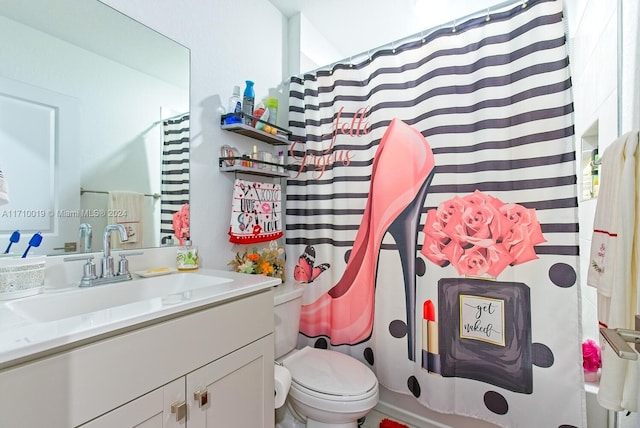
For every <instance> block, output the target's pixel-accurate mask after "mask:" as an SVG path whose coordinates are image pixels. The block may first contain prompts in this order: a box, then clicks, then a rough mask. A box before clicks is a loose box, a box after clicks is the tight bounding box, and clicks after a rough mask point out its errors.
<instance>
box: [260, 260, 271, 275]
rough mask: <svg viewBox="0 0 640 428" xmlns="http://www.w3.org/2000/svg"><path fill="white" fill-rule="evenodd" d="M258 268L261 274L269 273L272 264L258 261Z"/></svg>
mask: <svg viewBox="0 0 640 428" xmlns="http://www.w3.org/2000/svg"><path fill="white" fill-rule="evenodd" d="M260 270H261V271H262V274H263V275H269V274H272V273H273V266H271V264H270V263H269V262H262V263H260Z"/></svg>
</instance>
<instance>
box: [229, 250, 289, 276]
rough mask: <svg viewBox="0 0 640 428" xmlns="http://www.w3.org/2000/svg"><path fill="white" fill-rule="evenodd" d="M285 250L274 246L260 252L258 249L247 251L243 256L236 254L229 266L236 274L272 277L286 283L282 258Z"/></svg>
mask: <svg viewBox="0 0 640 428" xmlns="http://www.w3.org/2000/svg"><path fill="white" fill-rule="evenodd" d="M283 254H284V249H283V248H282V247H280V248H278V247H276V246H274V245H272V246H270V248H265V249H262V250H258V249H257V248H253V249H251V251H249V250H245V251H244V252H243V253H242V254H241V253H240V252H238V253H236V257H235V258H234V259H233V260H231V261H230V262H229V263H228V265H229V266H232V267H233V269H234V270H235V271H236V272H241V273H248V274H253V275H264V276H271V277H274V278H280V279H281V280H282V282H284V281H285V264H284V259H283V258H282V256H283Z"/></svg>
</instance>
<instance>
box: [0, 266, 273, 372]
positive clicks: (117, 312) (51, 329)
mask: <svg viewBox="0 0 640 428" xmlns="http://www.w3.org/2000/svg"><path fill="white" fill-rule="evenodd" d="M195 273H196V274H197V275H208V276H213V277H218V278H226V279H230V280H231V281H228V282H224V283H222V284H217V285H215V286H213V287H201V288H197V289H194V290H190V291H189V292H188V293H183V294H181V295H180V296H177V295H176V294H175V293H173V294H171V295H167V296H160V297H158V296H155V297H153V298H146V299H145V300H140V301H135V302H132V303H128V304H124V305H120V306H115V307H109V308H107V309H102V310H97V311H94V312H89V313H84V314H81V315H76V316H71V317H68V318H63V319H58V320H53V321H38V320H35V319H33V318H31V317H29V316H25V315H24V314H22V313H20V312H19V311H16V310H15V309H12V302H17V301H18V300H26V299H46V298H48V297H50V296H52V295H54V294H55V295H57V296H59V297H61V298H64V296H65V293H70V294H68V295H67V296H70V295H72V294H74V293H76V294H77V293H83V292H86V291H90V290H91V289H92V288H96V287H100V288H104V289H105V290H107V289H108V287H126V286H127V285H130V284H131V282H130V281H126V282H121V283H117V284H105V285H99V286H96V287H91V288H88V289H79V288H78V287H68V288H45V291H44V293H42V294H39V295H36V296H32V297H24V298H22V299H15V300H8V301H2V302H0V368H6V367H10V366H11V365H13V364H16V363H20V362H23V361H26V360H30V359H32V358H34V357H37V356H40V355H46V354H49V353H51V352H53V351H54V350H56V349H59V348H60V349H62V348H64V347H69V346H73V344H74V343H79V342H83V343H84V342H85V341H87V340H91V339H92V338H97V337H100V336H102V335H106V334H109V333H113V332H115V331H117V330H122V329H130V328H132V327H134V326H136V325H138V324H140V323H149V322H153V321H154V320H158V319H160V318H165V317H170V316H176V315H177V314H179V313H181V312H184V311H190V310H193V309H197V308H199V307H202V306H207V305H212V304H216V303H222V302H224V301H227V300H230V299H235V298H239V297H242V296H244V295H248V294H251V293H255V292H258V291H261V290H264V289H266V288H271V287H273V286H275V285H277V284H279V283H280V280H279V279H277V278H270V277H266V276H262V275H244V274H238V273H235V272H229V271H221V270H212V269H198V270H197V271H195ZM183 274H184V275H190V274H191V273H178V275H183ZM170 275H173V274H170ZM170 275H167V276H166V277H169V276H170ZM135 280H136V279H134V280H133V281H135ZM145 280H147V279H145ZM114 290H115V289H114ZM55 300H56V301H57V302H58V303H59V302H64V300H63V299H58V298H56V299H55Z"/></svg>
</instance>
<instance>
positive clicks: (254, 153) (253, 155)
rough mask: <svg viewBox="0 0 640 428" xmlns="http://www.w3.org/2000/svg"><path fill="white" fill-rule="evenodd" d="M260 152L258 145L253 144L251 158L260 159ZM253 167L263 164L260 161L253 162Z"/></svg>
mask: <svg viewBox="0 0 640 428" xmlns="http://www.w3.org/2000/svg"><path fill="white" fill-rule="evenodd" d="M259 156H260V155H259V154H258V146H253V151H252V152H251V159H253V160H257V161H259V160H260V159H259ZM252 164H253V167H254V168H261V167H262V164H260V163H258V162H252Z"/></svg>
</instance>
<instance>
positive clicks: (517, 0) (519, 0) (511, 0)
mask: <svg viewBox="0 0 640 428" xmlns="http://www.w3.org/2000/svg"><path fill="white" fill-rule="evenodd" d="M527 2H528V0H507V1H504V2H502V3H498V4H495V5H493V6H490V7H488V8H487V9H486V10H482V11H477V12H473V13H470V14H468V15H465V16H463V17H460V18H455V19H454V20H453V21H451V22H447V23H444V24H440V25H436V26H435V27H431V28H428V29H426V30H422V31H420V32H418V33H414V34H411V35H409V36H406V37H403V38H401V39H398V40H395V41H392V42H389V43H385V44H384V45H381V46H378V47H377V48H373V49H369V50H367V51H366V52H360V53H359V54H355V55H351V56H350V57H347V58H343V59H341V60H339V61H336V62H332V63H330V64H327V65H323V66H322V67H318V68H316V69H314V70H311V71H305V72H304V73H299V74H295V75H293V76H291V77H300V78H302V77H303V76H304V75H305V74H313V73H317V72H318V71H322V70H331V68H332V67H333V66H335V65H337V64H343V63H346V64H353V60H354V59H355V60H357V59H358V58H361V57H365V58H370V57H371V52H377V51H379V50H381V49H384V48H392V49H394V48H395V47H396V46H400V45H402V44H403V43H406V42H409V41H415V40H420V39H423V38H425V37H426V36H428V35H429V34H431V33H433V32H434V31H437V30H440V29H441V28H447V27H449V26H453V27H454V28H455V26H456V23H457V22H463V21H467V20H469V19H471V18H475V17H478V16H483V15H484V16H486V17H487V18H489V16H490V14H491V11H494V12H495V11H496V10H500V9H504V8H507V7H509V6H512V5H515V4H521V5H522V7H523V8H524V7H527ZM289 80H290V79H289ZM289 80H286V81H284V82H283V83H285V84H288V83H289Z"/></svg>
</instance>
